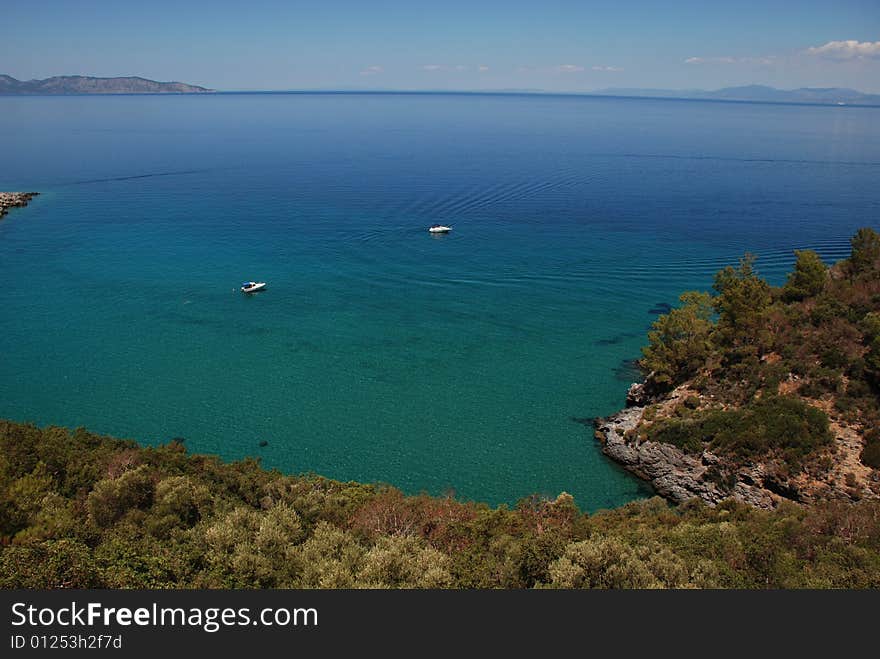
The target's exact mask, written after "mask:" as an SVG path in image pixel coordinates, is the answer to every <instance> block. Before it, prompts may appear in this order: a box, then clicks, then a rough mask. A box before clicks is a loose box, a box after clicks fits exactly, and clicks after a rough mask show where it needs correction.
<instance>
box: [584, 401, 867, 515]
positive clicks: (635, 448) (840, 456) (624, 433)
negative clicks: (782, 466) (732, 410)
mask: <svg viewBox="0 0 880 659" xmlns="http://www.w3.org/2000/svg"><path fill="white" fill-rule="evenodd" d="M689 396H693V391H692V390H690V389H688V387H687V386H682V387H679V388H678V389H676V390H674V391H672V392H670V393H669V394H667V395H666V396H664V397H663V398H662V399H655V398H652V397H650V396H648V395H646V393H645V392H644V388H643V386H642V385H640V384H634V385H633V386H632V387H630V390H629V392H628V394H627V399H626V405H627V407H626V408H625V409H623V410H621V411H620V412H618V413H617V414H614V415H613V416H610V417H608V418H604V419H603V418H600V419H596V420H595V421H594V427H595V436H596V439H597V440H598V441H599V442H600V443H601V445H602V452H603V453H604V454H605V455H607V456H608V457H609V458H611V459H612V460H614V461H615V462H617V463H618V464H620V465H621V466H623V467H624V468H625V469H626V470H627V471H630V472H632V473H633V474H635V475H636V476H638V477H639V478H642V479H644V480H646V481H648V482H649V483H650V484H651V485H652V487H653V488H654V490H655V491H656V492H657V494H659V495H660V496H662V497H664V498H666V499H668V500H669V501H671V502H673V503H676V504H678V503H683V502H685V501H687V500H689V499H694V498H698V499H701V500H702V501H703V502H705V503H706V504H708V505H710V506H715V505H717V504H718V503H720V502H721V501H723V500H725V499H730V498H732V499H735V500H737V501H740V502H742V503H746V504H748V505H750V506H754V507H755V508H761V509H764V510H770V509H773V508H776V507H777V506H778V505H779V504H780V503H782V502H784V501H789V502H794V503H802V504H811V503H815V502H817V501H820V500H840V501H854V500H859V499H863V498H864V499H877V498H880V493H878V491H877V489H878V488H877V487H876V483H875V482H874V481H876V477H875V475H873V474H871V473H870V470H869V469H867V468H865V467H864V466H862V465H859V464H858V457H857V456H858V454H859V451H860V450H861V443H860V442H859V441H853V436H854V434H853V432H852V431H851V429H848V428H845V427H844V428H841V427H840V426H839V425H838V424H837V423H834V422H833V423H832V430H833V431H834V434H835V442H834V444H835V446H834V448H833V450H834V452H835V455H836V456H837V457H836V462H837V463H838V464H837V465H836V467H835V468H834V469H832V470H831V471H829V472H828V473H827V474H824V475H815V474H814V475H808V474H800V475H798V476H794V477H792V476H783V475H781V474H780V473H779V472H778V470H777V468H776V466H775V465H774V464H772V462H754V463H751V464H747V465H742V464H740V465H736V464H732V463H730V461H728V460H726V459H725V458H724V457H722V456H719V455H716V454H714V453H712V452H711V451H708V450H704V451H702V452H701V453H700V454H688V453H685V452H684V451H682V450H681V449H679V448H678V447H676V446H673V445H672V444H665V443H660V442H654V441H643V440H641V439H640V438H639V434H638V428H639V426H640V424H641V423H642V422H643V416H644V414H645V410H647V409H648V407H649V406H651V405H654V406H657V405H660V406H667V407H672V406H674V405H676V404H677V403H678V402H680V401H682V400H684V399H685V398H687V397H689ZM855 439H856V440H858V437H857V436H855ZM851 444H852V446H851ZM861 472H864V473H861ZM848 476H850V477H852V476H858V478H857V479H856V480H857V481H858V483H856V484H855V487H853V484H850V485H848V484H847V477H848ZM866 485H867V486H866Z"/></svg>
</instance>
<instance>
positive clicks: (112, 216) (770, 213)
mask: <svg viewBox="0 0 880 659" xmlns="http://www.w3.org/2000/svg"><path fill="white" fill-rule="evenodd" d="M878 117H880V111H878V110H877V109H872V108H849V107H847V108H833V107H810V106H781V105H759V104H725V103H707V102H676V101H657V100H632V99H610V98H601V99H600V98H577V97H534V96H481V95H427V94H426V95H381V94H380V95H362V94H360V95H359V94H353V95H346V94H335V95H310V94H277V95H269V94H252V95H244V94H241V95H217V96H169V97H161V96H146V97H139V96H116V97H88V96H82V97H56V98H53V97H32V98H15V97H0V139H2V143H3V144H4V154H3V158H2V161H0V189H3V190H5V189H16V190H17V189H28V190H30V189H35V190H40V191H43V192H44V194H43V195H42V196H40V197H38V198H37V199H35V200H34V201H33V202H32V203H31V205H30V206H29V207H28V209H26V210H23V211H22V210H14V211H12V213H11V214H10V215H9V216H8V217H7V218H6V219H5V220H4V221H2V222H0V268H2V272H3V274H4V277H5V279H6V285H5V286H3V287H2V288H0V355H2V357H0V417H6V418H12V419H16V420H21V421H32V422H35V423H38V424H47V423H53V424H61V425H65V426H81V425H82V426H87V427H88V428H90V429H92V430H95V431H98V432H102V433H109V434H113V435H116V436H121V437H130V438H134V439H137V440H138V441H141V442H143V443H159V442H164V441H167V440H168V439H169V438H171V437H175V436H180V437H184V438H185V439H186V445H187V446H188V447H189V449H190V450H192V451H199V452H210V453H217V454H220V455H222V456H224V457H225V458H240V457H244V456H248V455H253V456H259V457H261V458H262V460H263V463H264V464H265V465H267V466H271V467H277V468H279V469H281V470H283V471H286V472H291V473H299V472H305V471H313V472H317V473H320V474H323V475H326V476H329V477H332V478H337V479H354V480H361V481H369V482H372V481H382V482H388V483H391V484H393V485H395V486H398V487H401V488H402V489H404V490H406V491H408V492H418V491H422V490H424V491H427V492H430V493H434V494H437V493H443V492H449V491H454V492H455V493H456V495H457V496H459V497H461V498H465V499H477V500H483V501H488V502H490V503H493V504H497V503H514V502H515V501H516V500H517V499H519V498H520V497H522V496H525V495H527V494H530V493H533V492H537V493H542V494H547V495H551V496H555V495H556V494H558V493H559V492H561V491H563V490H564V491H568V492H570V493H572V494H573V495H574V496H575V497H576V499H577V501H578V503H579V504H580V505H581V506H582V507H584V508H585V509H588V510H594V509H597V508H601V507H607V506H614V505H618V504H621V503H623V502H626V501H629V500H632V499H635V498H638V497H641V496H645V495H646V494H648V492H647V490H646V489H645V488H644V486H643V485H642V484H641V483H640V482H639V481H637V480H636V479H634V478H632V477H631V476H629V475H628V474H626V473H624V472H622V471H621V470H619V469H618V468H617V467H615V466H614V465H613V464H611V463H609V462H608V461H607V460H606V459H605V458H604V457H603V456H602V455H601V453H600V451H599V449H598V447H597V446H596V445H595V443H594V440H593V438H592V430H591V429H589V428H587V427H585V426H584V425H583V424H582V423H579V422H578V421H577V419H582V418H587V417H592V416H596V415H605V414H609V413H611V412H613V411H615V410H616V409H617V408H619V407H620V406H621V405H622V403H623V399H624V395H625V392H626V388H627V386H628V384H629V382H630V381H631V380H632V378H633V374H632V371H631V368H629V367H627V364H626V360H629V359H632V358H633V357H636V356H637V355H638V351H639V347H640V346H641V345H642V343H643V342H644V333H645V331H646V329H647V327H648V325H649V324H650V322H651V320H652V319H653V318H654V317H655V315H656V314H657V313H658V312H660V311H662V309H663V308H664V307H663V305H664V304H671V303H674V302H675V299H676V297H677V295H678V294H679V293H680V292H681V291H683V290H686V289H693V288H706V287H707V286H709V285H710V283H711V275H712V273H713V272H714V271H715V270H717V269H718V268H719V267H721V266H723V265H726V264H729V263H733V262H735V261H736V259H737V258H738V257H739V256H740V255H741V254H742V252H743V251H745V250H747V249H748V250H751V251H753V252H755V253H757V254H758V255H759V260H758V266H759V269H760V270H761V271H762V273H763V274H765V275H766V276H767V277H768V278H769V279H770V280H772V281H774V282H775V283H779V282H780V281H781V277H782V274H783V273H784V272H785V270H786V268H788V267H789V266H790V264H791V262H792V260H793V259H792V254H791V250H792V249H794V248H805V247H812V248H815V249H817V250H818V251H819V252H820V253H821V254H822V255H823V256H824V257H826V258H827V259H829V260H833V259H836V258H840V257H841V256H844V255H845V254H846V253H847V250H848V243H847V241H848V238H849V236H850V235H851V234H852V233H853V232H854V231H855V229H856V228H857V227H859V226H864V225H870V226H874V227H877V226H878V218H880V213H878V210H880V121H878ZM435 222H443V223H448V224H451V225H453V227H454V231H453V232H452V233H451V234H449V235H446V236H439V237H438V236H431V235H429V234H428V233H427V232H426V228H427V227H428V226H429V225H430V224H433V223H435ZM248 279H258V280H262V281H267V282H269V289H268V290H267V291H266V292H265V293H262V294H259V295H256V296H252V297H248V296H244V295H242V294H241V293H240V292H238V291H237V287H238V285H239V284H240V282H241V281H244V280H248ZM263 441H266V442H268V444H267V445H266V446H263V447H261V446H260V443H261V442H263Z"/></svg>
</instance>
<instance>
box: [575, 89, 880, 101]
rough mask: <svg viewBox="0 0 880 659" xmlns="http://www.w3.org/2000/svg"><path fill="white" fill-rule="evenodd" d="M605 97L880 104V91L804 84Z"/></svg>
mask: <svg viewBox="0 0 880 659" xmlns="http://www.w3.org/2000/svg"><path fill="white" fill-rule="evenodd" d="M592 94H595V95H601V96H647V97H651V98H696V99H706V100H718V101H763V102H765V103H822V104H829V105H880V94H865V93H863V92H860V91H857V90H855V89H847V88H845V87H801V88H799V89H776V88H775V87H767V86H764V85H745V86H743V87H724V88H723V89H716V90H705V89H641V88H620V87H614V88H610V89H600V90H598V91H595V92H592Z"/></svg>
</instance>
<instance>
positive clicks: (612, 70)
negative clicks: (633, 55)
mask: <svg viewBox="0 0 880 659" xmlns="http://www.w3.org/2000/svg"><path fill="white" fill-rule="evenodd" d="M591 68H592V69H593V71H605V72H607V73H617V72H619V71H623V67H620V66H593V67H591Z"/></svg>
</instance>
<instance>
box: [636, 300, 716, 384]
mask: <svg viewBox="0 0 880 659" xmlns="http://www.w3.org/2000/svg"><path fill="white" fill-rule="evenodd" d="M679 300H680V301H681V303H682V306H680V307H678V308H675V309H673V310H672V311H670V312H669V313H668V314H664V315H662V316H660V317H659V318H658V319H657V320H656V321H655V322H654V324H653V325H652V330H651V331H650V332H649V333H648V345H647V346H646V347H644V348H643V349H642V355H643V357H642V359H641V361H640V362H639V366H640V368H641V369H642V370H643V371H644V372H645V373H646V374H653V375H651V380H652V382H653V383H654V384H656V385H659V386H660V387H661V388H665V387H672V386H675V385H676V384H678V383H679V382H681V381H683V380H685V379H687V378H688V377H690V376H692V375H694V374H695V373H696V372H697V371H698V370H699V369H700V368H701V367H702V366H703V365H704V364H705V362H706V359H707V357H708V356H709V354H710V344H709V336H710V333H711V331H712V328H713V323H712V298H711V296H710V295H709V294H708V293H700V292H696V291H690V292H688V293H684V294H683V295H682V296H681V297H680V298H679Z"/></svg>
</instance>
